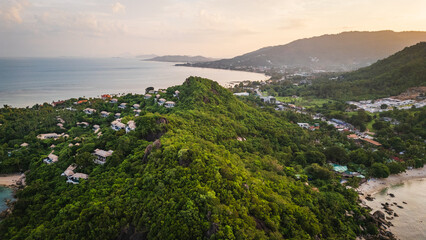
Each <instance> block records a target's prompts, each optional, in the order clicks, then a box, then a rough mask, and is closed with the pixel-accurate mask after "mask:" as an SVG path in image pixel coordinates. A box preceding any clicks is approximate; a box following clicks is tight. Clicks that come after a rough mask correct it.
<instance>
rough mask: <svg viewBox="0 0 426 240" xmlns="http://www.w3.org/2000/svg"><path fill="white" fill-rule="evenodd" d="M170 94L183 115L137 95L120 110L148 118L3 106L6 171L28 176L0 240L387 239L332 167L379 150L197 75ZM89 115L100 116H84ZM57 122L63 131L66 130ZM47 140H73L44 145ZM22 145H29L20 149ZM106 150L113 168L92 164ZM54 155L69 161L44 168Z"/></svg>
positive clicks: (109, 107) (108, 106) (0, 129)
mask: <svg viewBox="0 0 426 240" xmlns="http://www.w3.org/2000/svg"><path fill="white" fill-rule="evenodd" d="M176 90H179V91H180V93H179V96H178V97H177V96H173V93H175V91H176ZM160 94H161V97H164V98H167V99H168V100H174V101H176V107H174V108H171V109H166V108H164V106H159V105H158V104H157V103H156V102H155V101H154V99H153V98H150V99H145V98H144V95H131V94H129V95H126V96H122V97H120V98H119V99H118V101H119V103H120V102H126V103H128V105H132V104H134V103H138V104H139V103H140V109H141V113H140V116H135V115H134V113H133V109H131V108H129V107H127V108H125V109H119V108H118V104H117V103H115V104H112V103H109V102H105V101H104V100H102V99H89V101H87V102H84V101H81V103H80V104H77V105H74V104H73V102H74V101H76V100H77V99H74V100H69V101H66V102H65V103H63V104H62V105H58V106H56V107H52V106H50V105H47V104H44V105H36V106H34V107H33V108H26V109H12V108H7V107H6V108H3V109H0V114H1V115H0V121H1V123H2V125H1V126H0V136H2V138H1V139H0V141H1V142H0V143H1V144H0V147H1V148H0V150H1V151H0V157H1V161H0V169H2V170H6V169H19V170H21V171H25V170H27V169H28V170H29V171H26V175H27V186H26V187H25V188H24V189H23V190H20V191H19V192H18V193H17V197H18V201H17V203H16V204H15V207H14V211H13V213H12V215H11V216H10V217H8V218H6V219H5V220H3V221H1V222H0V239H43V240H47V239H79V240H83V239H91V240H92V239H119V240H125V239H355V238H356V236H357V235H362V234H364V235H365V234H367V233H370V234H375V233H377V229H376V227H375V225H374V223H372V222H371V217H370V216H369V215H368V214H367V210H365V209H363V208H361V207H360V206H359V205H358V202H357V199H358V195H357V194H356V193H355V191H353V190H351V189H347V188H345V186H343V185H341V184H340V183H339V180H340V177H339V176H338V175H335V174H334V173H333V172H332V171H331V170H330V167H329V165H328V164H327V163H326V161H327V160H332V159H338V160H339V161H341V162H342V163H344V161H349V159H354V161H357V163H362V166H364V167H365V166H371V164H372V162H374V161H376V160H375V159H381V160H380V161H384V160H383V159H384V158H383V157H381V155H379V153H377V152H373V151H367V150H364V149H359V147H357V145H355V144H354V143H353V142H350V141H348V140H347V138H346V137H342V135H341V134H340V133H339V132H338V131H336V130H334V128H328V127H326V126H324V129H323V130H322V128H321V129H320V130H318V131H317V132H315V133H314V132H310V131H308V130H303V129H302V128H299V127H298V126H297V125H296V124H293V123H290V122H289V121H290V120H289V117H288V116H287V115H286V114H287V113H284V112H275V111H269V110H268V109H264V110H263V109H261V108H258V107H255V106H254V105H253V106H252V104H249V103H245V102H242V101H241V100H239V99H237V98H236V97H235V96H233V95H232V93H231V92H230V91H228V90H226V89H224V88H223V87H221V86H219V84H218V83H216V82H213V81H210V80H207V79H202V78H198V77H190V78H188V79H187V80H186V81H185V83H184V84H183V85H181V86H176V87H171V88H168V89H167V92H161V93H160ZM69 107H72V108H73V109H75V111H73V110H72V109H71V110H70V108H69ZM87 107H90V108H93V109H96V110H97V112H96V113H93V114H85V113H84V112H83V109H85V108H87ZM101 111H108V112H113V113H114V112H121V117H122V122H124V123H126V122H127V121H129V120H134V121H135V123H136V126H137V128H136V130H135V131H130V132H129V133H126V132H125V131H124V130H120V131H114V130H112V129H111V127H110V126H111V125H110V122H111V121H113V120H114V114H111V115H109V116H108V117H101V116H100V114H99V113H100V112H101ZM288 114H292V113H291V112H289V113H288ZM58 117H61V118H62V119H63V120H64V124H63V127H64V129H61V128H59V127H57V126H56V123H57V118H58ZM292 119H293V120H296V119H297V117H296V116H295V115H294V116H293V117H292ZM82 121H84V122H87V123H88V124H89V125H90V126H92V125H93V124H98V125H100V129H101V132H102V134H101V135H98V134H95V133H94V132H93V130H92V128H91V127H88V128H84V127H79V126H76V122H82ZM47 131H55V132H59V133H60V132H63V133H67V134H69V135H70V137H69V138H62V137H61V138H59V139H58V140H53V139H49V140H38V139H37V138H36V136H37V134H40V133H46V132H47ZM23 141H26V142H27V143H28V147H21V148H20V147H19V144H21V143H22V142H23ZM77 143H78V145H77ZM337 143H338V144H339V146H344V147H346V148H347V149H350V150H348V151H350V152H353V156H352V155H351V157H350V158H349V157H348V155H346V150H344V149H343V148H341V147H336V144H337ZM52 144H55V146H52ZM97 148H98V149H104V150H113V151H114V152H113V154H112V156H111V157H108V158H107V161H106V163H105V165H97V164H94V162H93V156H92V155H91V153H92V152H93V151H94V150H95V149H97ZM336 148H337V150H338V151H336V150H335V149H336ZM52 149H54V150H55V152H54V153H55V154H57V155H58V157H59V161H58V162H56V163H52V164H50V165H47V164H44V163H43V161H42V160H43V158H44V157H45V156H46V155H47V154H49V153H50V152H51V150H52ZM6 151H10V154H9V156H8V155H7V154H6ZM325 151H328V152H329V153H327V152H325ZM342 151H343V155H342ZM334 152H337V153H338V154H340V155H339V157H335V156H334V157H333V156H332V155H333V153H334ZM329 156H331V157H330V158H329ZM364 161H365V162H364ZM72 163H76V164H77V165H78V167H77V169H75V171H76V172H80V173H86V174H88V175H89V178H88V180H83V179H81V180H80V183H79V184H76V185H73V184H69V183H66V177H64V176H61V173H62V172H64V170H65V169H66V168H67V167H68V166H69V165H70V164H72ZM382 165H383V164H382ZM353 166H358V165H353ZM360 166H361V165H360ZM308 178H309V181H308Z"/></svg>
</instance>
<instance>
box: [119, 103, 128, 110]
mask: <svg viewBox="0 0 426 240" xmlns="http://www.w3.org/2000/svg"><path fill="white" fill-rule="evenodd" d="M126 106H127V103H121V104H120V106H118V108H121V109H126Z"/></svg>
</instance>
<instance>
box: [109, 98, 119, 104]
mask: <svg viewBox="0 0 426 240" xmlns="http://www.w3.org/2000/svg"><path fill="white" fill-rule="evenodd" d="M109 102H110V103H117V102H118V100H117V98H113V99H111V100H110V101H109Z"/></svg>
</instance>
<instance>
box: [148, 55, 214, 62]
mask: <svg viewBox="0 0 426 240" xmlns="http://www.w3.org/2000/svg"><path fill="white" fill-rule="evenodd" d="M213 60H214V59H213V58H206V57H203V56H186V55H167V56H159V57H154V58H150V59H146V61H157V62H186V63H197V62H208V61H213Z"/></svg>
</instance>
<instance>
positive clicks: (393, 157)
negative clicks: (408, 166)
mask: <svg viewBox="0 0 426 240" xmlns="http://www.w3.org/2000/svg"><path fill="white" fill-rule="evenodd" d="M391 158H392V159H393V160H395V161H397V162H403V161H404V160H402V159H401V158H399V157H395V156H392V157H391Z"/></svg>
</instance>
